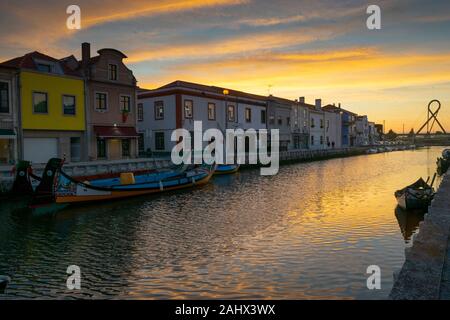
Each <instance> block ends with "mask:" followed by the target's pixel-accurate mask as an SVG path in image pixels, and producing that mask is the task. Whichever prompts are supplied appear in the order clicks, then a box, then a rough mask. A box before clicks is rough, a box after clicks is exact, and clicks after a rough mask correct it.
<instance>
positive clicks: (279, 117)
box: [278, 116, 283, 126]
mask: <svg viewBox="0 0 450 320" xmlns="http://www.w3.org/2000/svg"><path fill="white" fill-rule="evenodd" d="M282 124H283V118H282V117H281V116H278V125H279V126H281V125H282Z"/></svg>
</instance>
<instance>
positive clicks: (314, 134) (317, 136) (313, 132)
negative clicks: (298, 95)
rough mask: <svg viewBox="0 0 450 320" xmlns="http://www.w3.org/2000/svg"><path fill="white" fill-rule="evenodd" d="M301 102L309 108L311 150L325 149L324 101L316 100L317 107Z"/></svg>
mask: <svg viewBox="0 0 450 320" xmlns="http://www.w3.org/2000/svg"><path fill="white" fill-rule="evenodd" d="M302 101H303V102H300V105H301V106H303V107H306V108H308V109H309V110H308V114H309V149H311V150H318V149H325V112H324V111H323V110H322V100H321V99H316V103H315V105H311V104H307V103H305V102H304V100H303V99H302Z"/></svg>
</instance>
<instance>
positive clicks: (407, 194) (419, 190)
mask: <svg viewBox="0 0 450 320" xmlns="http://www.w3.org/2000/svg"><path fill="white" fill-rule="evenodd" d="M435 178H436V174H435V175H434V176H433V180H432V182H431V184H428V180H429V178H428V179H427V181H424V180H423V179H422V178H419V180H417V181H416V182H414V183H413V184H411V185H409V186H407V187H405V188H403V189H401V190H397V191H395V193H394V195H395V198H396V199H397V203H398V205H399V207H400V208H402V209H404V210H414V209H427V208H428V206H429V205H430V203H431V200H433V196H434V189H433V183H434V179H435Z"/></svg>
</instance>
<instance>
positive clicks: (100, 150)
mask: <svg viewBox="0 0 450 320" xmlns="http://www.w3.org/2000/svg"><path fill="white" fill-rule="evenodd" d="M97 158H106V141H105V139H97Z"/></svg>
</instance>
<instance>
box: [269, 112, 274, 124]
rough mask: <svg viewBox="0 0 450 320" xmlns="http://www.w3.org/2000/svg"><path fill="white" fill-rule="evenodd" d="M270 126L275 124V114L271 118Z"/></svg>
mask: <svg viewBox="0 0 450 320" xmlns="http://www.w3.org/2000/svg"><path fill="white" fill-rule="evenodd" d="M269 124H275V116H274V114H273V113H272V114H271V115H270V117H269Z"/></svg>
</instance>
